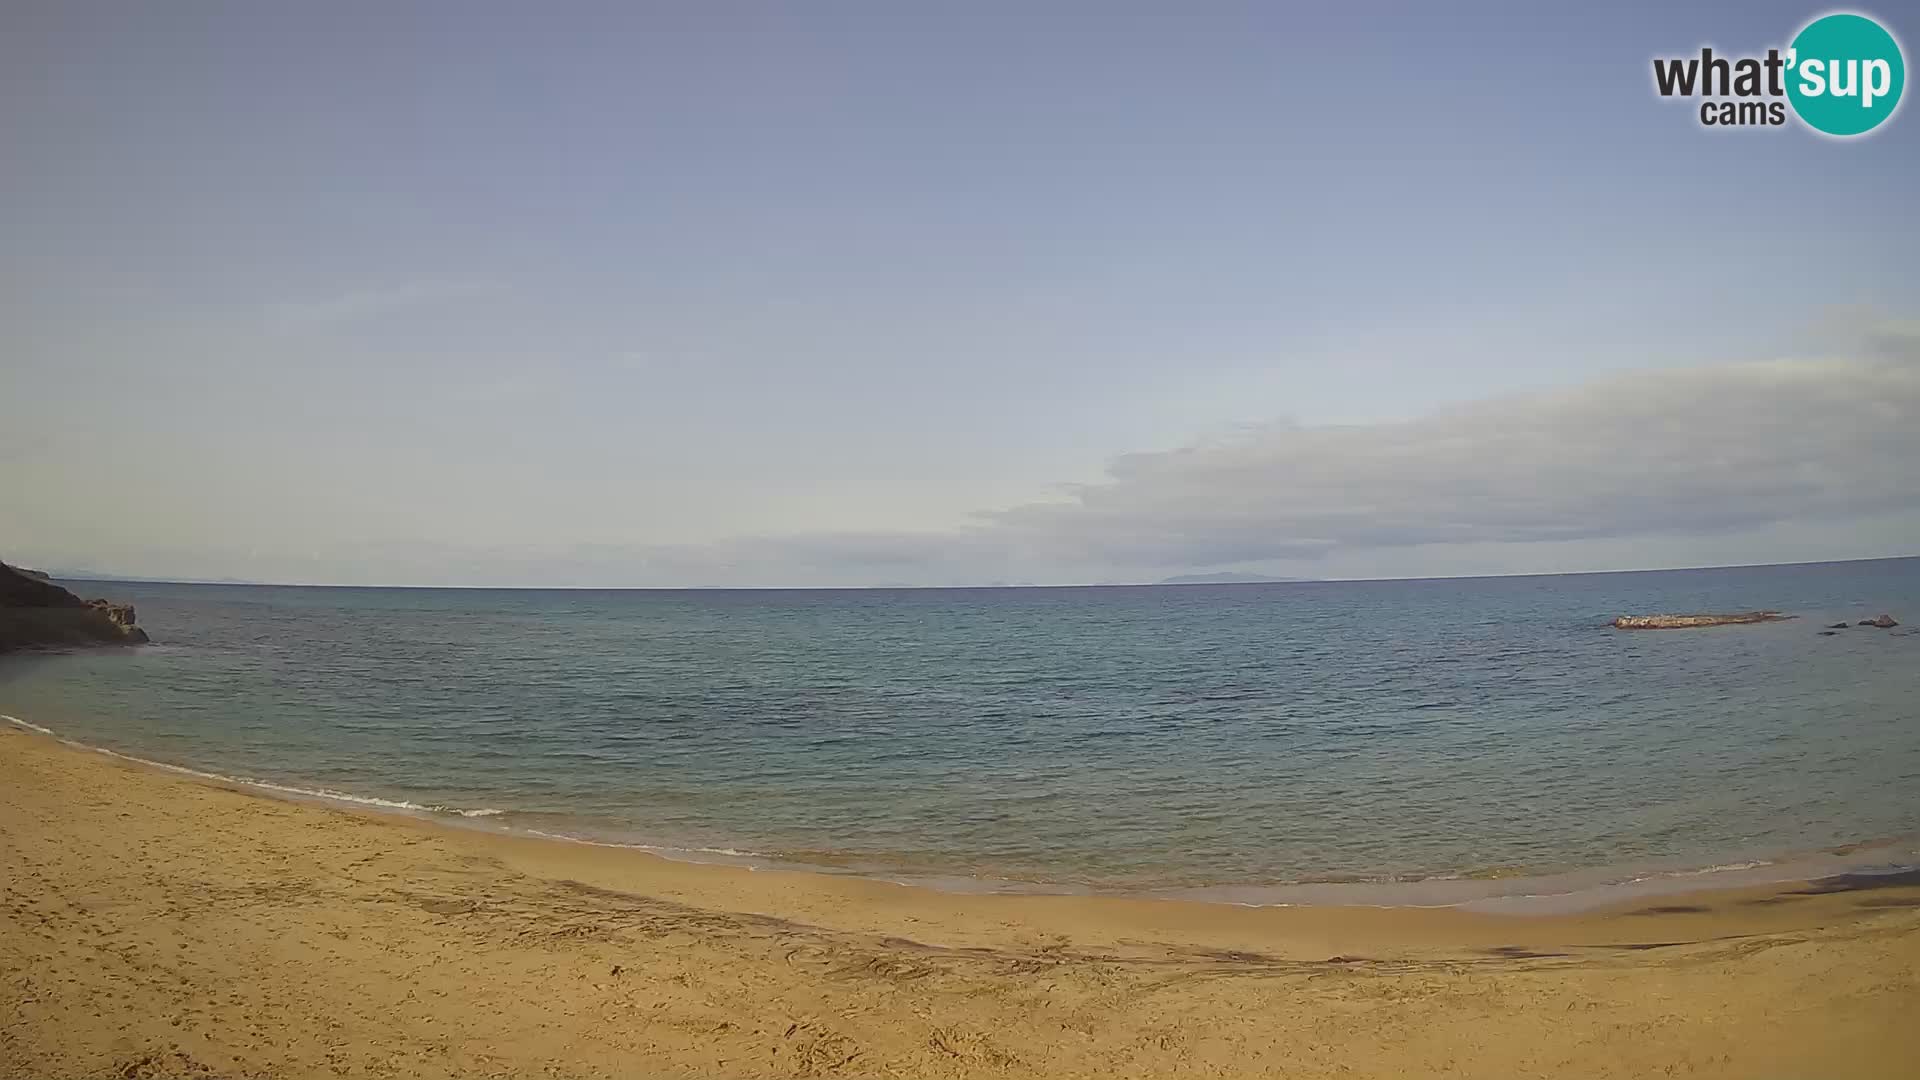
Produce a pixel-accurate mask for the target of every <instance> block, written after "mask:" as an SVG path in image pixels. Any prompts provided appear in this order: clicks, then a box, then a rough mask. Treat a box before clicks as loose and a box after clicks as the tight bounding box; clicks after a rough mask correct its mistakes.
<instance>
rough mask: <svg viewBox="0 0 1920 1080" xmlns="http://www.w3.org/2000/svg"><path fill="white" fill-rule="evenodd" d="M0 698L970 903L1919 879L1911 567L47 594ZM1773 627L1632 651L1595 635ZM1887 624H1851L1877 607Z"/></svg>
mask: <svg viewBox="0 0 1920 1080" xmlns="http://www.w3.org/2000/svg"><path fill="white" fill-rule="evenodd" d="M67 584H69V585H70V586H71V587H73V588H74V589H75V591H77V592H80V593H82V594H83V595H86V596H95V595H105V596H110V597H112V598H114V599H116V600H130V601H132V602H133V603H134V604H135V605H136V606H137V608H138V611H139V617H140V623H141V625H142V626H144V627H145V628H146V629H147V630H148V632H149V633H150V634H151V635H152V637H153V640H154V644H152V645H149V646H145V647H139V648H114V649H104V650H97V651H86V652H75V653H70V654H32V655H15V656H8V657H0V714H4V715H5V716H7V717H8V718H10V719H11V720H12V721H13V722H14V723H17V724H19V725H21V726H27V727H32V728H35V729H39V730H43V731H47V732H51V733H54V734H57V735H58V736H60V737H62V738H65V739H68V740H70V741H73V742H76V743H79V744H81V745H84V746H88V747H93V748H96V749H100V750H102V751H106V752H112V753H117V754H121V755H125V756H129V757H135V758H139V759H141V760H144V761H149V762H155V763H161V764H164V765H168V766H172V767H175V768H180V769H186V770H190V771H195V772H201V773H205V774H208V775H210V776H215V777H219V778H222V779H224V780H227V781H229V782H233V783H239V784H246V785H251V786H252V787H253V788H254V789H256V790H259V791H261V792H263V793H268V794H273V795H278V796H281V797H287V798H296V799H304V800H313V801H321V802H330V803H334V804H342V805H354V806H360V807H365V808H370V809H375V810H386V811H390V812H394V813H404V814H415V815H422V816H428V817H433V818H436V819H440V820H444V821H446V822H447V823H449V824H453V825H459V826H463V827H468V828H479V829H490V830H500V831H508V832H516V833H528V834H537V835H545V836H552V837H557V838H563V839H569V840H573V841H577V842H582V843H595V844H606V845H615V846H626V847H634V848H639V849H643V850H648V851H653V852H657V853H660V854H665V855H668V856H670V857H674V858H683V859H692V860H704V861H716V862H729V863H737V864H741V865H747V866H752V867H756V868H761V869H766V870H769V871H781V870H796V869H797V870H810V871H815V872H828V873H844V874H860V875H869V876H874V877H881V878H886V879H890V880H897V881H901V882H905V883H910V884H920V885H927V886H930V887H936V888H948V889H960V890H977V891H1038V892H1073V893H1120V894H1133V895H1149V896H1166V897H1173V898H1181V899H1191V900H1196V901H1209V900H1210V901H1217V902H1226V903H1240V904H1282V903H1367V904H1415V905H1448V904H1468V905H1480V906H1490V907H1497V906H1499V905H1501V904H1511V905H1515V906H1516V907H1517V906H1521V905H1525V904H1533V905H1534V907H1535V908H1539V907H1540V905H1541V904H1542V903H1543V902H1544V901H1545V900H1547V899H1550V898H1561V899H1560V902H1561V903H1563V904H1570V903H1574V902H1575V901H1569V900H1567V899H1566V898H1570V897H1571V898H1576V899H1577V900H1578V901H1579V902H1589V901H1591V902H1598V901H1599V900H1602V899H1606V898H1612V897H1617V896H1619V895H1622V894H1623V893H1625V894H1635V893H1638V892H1647V893H1657V892H1661V891H1670V890H1678V889H1683V888H1697V887H1700V886H1701V885H1702V884H1708V883H1726V884H1737V883H1743V882H1748V881H1758V880H1786V879H1788V878H1790V877H1797V876H1810V875H1812V874H1814V873H1824V872H1842V871H1846V872H1874V871H1877V870H1890V869H1908V868H1912V867H1914V866H1916V865H1920V844H1917V838H1920V629H1916V628H1915V626H1914V625H1913V624H1920V559H1897V560H1878V561H1865V562H1845V563H1825V564H1813V565H1793V566H1767V567H1742V568H1728V569H1707V570H1674V571H1653V572H1638V573H1606V574H1571V575H1556V576H1534V577H1493V578H1472V579H1436V580H1412V581H1407V580H1401V581H1369V582H1287V583H1274V584H1245V585H1212V584H1209V585H1184V586H1101V587H1084V588H1081V587H1070V588H981V589H828V590H805V589H799V590H518V589H413V588H335V587H294V586H252V585H188V584H159V583H146V582H67ZM1769 608H1770V609H1778V610H1780V611H1783V612H1786V613H1789V614H1792V615H1795V616H1797V617H1796V618H1793V619H1791V620H1787V621H1781V622H1772V623H1764V624H1757V625H1747V626H1729V627H1721V628H1713V629H1697V630H1676V631H1619V630H1615V629H1613V628H1612V627H1611V626H1610V625H1609V622H1610V620H1611V619H1612V618H1613V617H1614V616H1616V615H1620V614H1635V613H1640V614H1644V613H1655V612H1701V611H1707V612H1720V611H1745V610H1750V609H1769ZM1883 611H1884V612H1889V613H1892V614H1893V615H1894V616H1895V617H1896V618H1899V619H1901V620H1902V621H1903V622H1905V623H1907V624H1908V625H1903V626H1901V627H1898V628H1895V629H1893V630H1881V629H1873V628H1867V627H1859V626H1854V625H1849V626H1848V627H1847V628H1846V629H1843V630H1834V631H1832V632H1830V633H1824V634H1823V633H1822V631H1823V630H1827V629H1828V627H1829V624H1836V623H1841V622H1845V623H1848V624H1853V623H1856V622H1858V621H1859V620H1861V619H1865V618H1869V617H1872V616H1874V615H1877V614H1879V613H1881V612H1883Z"/></svg>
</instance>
